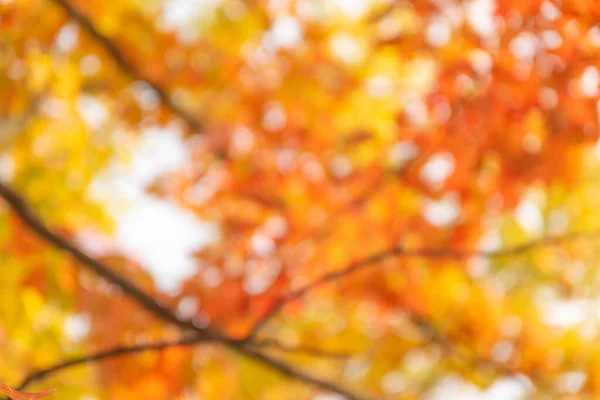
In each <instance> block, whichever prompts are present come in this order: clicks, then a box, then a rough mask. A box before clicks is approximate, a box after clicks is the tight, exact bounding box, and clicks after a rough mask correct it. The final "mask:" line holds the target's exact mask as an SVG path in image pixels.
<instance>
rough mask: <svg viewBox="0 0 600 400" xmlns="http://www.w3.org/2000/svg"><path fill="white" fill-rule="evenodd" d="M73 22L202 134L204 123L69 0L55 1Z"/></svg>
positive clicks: (120, 65)
mask: <svg viewBox="0 0 600 400" xmlns="http://www.w3.org/2000/svg"><path fill="white" fill-rule="evenodd" d="M54 2H55V3H56V4H58V5H59V6H60V7H61V8H62V9H63V10H64V11H65V12H66V13H67V14H68V15H69V16H70V17H71V18H72V19H73V20H75V21H77V23H78V24H79V25H80V26H81V27H82V28H83V29H84V30H85V31H86V32H87V33H88V34H89V35H90V36H92V37H93V38H94V39H95V40H96V41H97V42H98V43H100V44H101V45H102V47H103V48H104V49H105V50H106V51H107V52H108V54H109V55H110V56H111V57H112V59H113V60H114V61H115V62H116V63H117V65H118V66H119V68H120V69H121V70H122V71H123V72H124V73H125V74H127V75H129V76H130V77H132V78H133V79H136V80H141V81H144V82H146V83H147V84H148V85H149V86H150V87H151V88H152V89H154V91H155V92H156V93H157V94H158V97H159V98H160V100H161V101H162V103H163V104H164V105H165V106H167V107H168V108H169V109H170V110H171V111H172V112H173V113H174V114H175V115H177V116H178V117H179V118H181V119H182V120H183V121H184V122H185V123H186V124H187V125H188V126H189V127H190V128H191V129H192V130H194V131H196V132H197V133H200V132H201V131H202V129H203V125H202V123H201V122H200V121H199V120H198V119H197V118H195V117H194V116H192V114H190V113H189V112H188V111H186V110H185V109H183V108H182V107H181V106H180V105H179V104H177V103H176V102H175V101H174V100H173V99H172V98H171V96H170V95H169V93H168V92H167V91H166V90H165V89H164V88H162V87H161V86H160V84H159V83H158V82H155V81H154V80H152V78H150V77H149V76H146V75H144V74H143V73H142V72H141V71H140V70H139V69H138V68H137V67H136V66H135V65H134V64H133V63H132V62H131V61H129V60H128V59H127V57H125V55H124V54H123V53H122V52H121V50H119V48H118V47H117V46H116V45H115V44H114V43H113V42H112V41H111V39H110V38H108V37H107V36H106V35H104V34H103V33H101V32H100V31H99V30H98V29H97V28H96V27H95V26H94V24H92V22H91V21H90V19H88V18H87V17H86V16H85V15H83V14H82V13H81V12H79V11H78V10H77V9H75V7H74V6H73V5H72V4H71V3H69V2H68V1H67V0H54Z"/></svg>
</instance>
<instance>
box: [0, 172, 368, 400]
mask: <svg viewBox="0 0 600 400" xmlns="http://www.w3.org/2000/svg"><path fill="white" fill-rule="evenodd" d="M0 197H2V198H3V199H4V200H5V201H6V203H7V204H8V205H9V206H10V207H11V208H12V210H13V211H14V212H15V213H16V214H17V216H18V217H19V218H20V219H21V221H23V223H25V224H26V225H27V226H29V228H30V229H31V230H33V231H34V232H35V233H37V234H38V235H39V236H40V237H41V238H42V239H44V240H45V241H46V242H48V243H49V244H50V245H52V246H53V247H56V248H57V249H61V250H64V251H66V252H67V253H69V254H70V255H71V256H73V257H74V258H75V259H76V260H77V261H79V262H80V263H81V265H82V266H84V267H85V268H87V269H89V270H90V271H92V272H94V273H95V274H97V275H99V276H101V277H103V278H104V279H106V280H108V281H109V282H111V283H113V284H115V285H117V286H119V287H120V288H121V289H122V290H123V292H124V293H125V294H126V295H127V296H128V297H130V298H131V299H132V300H134V301H135V302H136V303H138V304H139V305H140V306H141V307H142V308H144V309H146V310H147V311H149V312H151V313H152V314H154V315H156V316H157V317H159V318H161V319H162V320H164V321H166V322H169V323H171V324H174V325H176V326H179V327H180V328H183V329H184V330H192V331H195V332H196V333H198V334H199V335H200V336H202V338H203V339H204V340H213V341H217V342H219V343H221V344H223V345H224V346H226V347H228V348H230V349H232V350H234V351H236V352H238V353H240V354H242V355H244V356H246V357H249V358H251V359H254V360H256V361H258V362H260V363H261V364H264V365H266V366H269V367H271V368H273V369H274V370H276V371H278V372H279V373H281V374H282V375H285V376H288V377H290V378H293V379H296V380H298V381H301V382H304V383H307V384H310V385H313V386H315V387H318V388H320V389H323V390H326V391H330V392H334V393H338V394H340V395H343V396H345V397H346V398H347V399H349V400H358V399H361V398H360V397H357V396H356V395H354V394H352V393H350V392H348V391H347V390H345V389H344V388H342V387H340V386H338V385H336V384H334V383H331V382H328V381H325V380H321V379H318V378H315V377H312V376H310V375H307V374H305V373H303V372H301V371H297V370H295V369H294V368H292V367H291V366H289V365H288V364H286V363H285V362H283V361H279V360H277V359H274V358H271V357H270V356H268V355H266V354H264V353H262V352H261V351H259V350H257V349H256V341H254V339H253V338H248V339H244V340H236V339H232V338H229V337H227V336H224V335H222V334H221V333H219V332H217V331H215V330H213V329H211V328H209V327H206V328H200V327H199V326H202V325H200V324H198V323H196V321H194V320H189V321H183V320H180V319H178V318H177V316H176V315H175V314H174V313H173V312H172V311H171V310H170V309H169V308H167V307H165V306H163V305H161V304H159V303H158V302H157V301H156V300H155V299H154V298H153V297H152V296H150V295H149V294H147V293H146V292H144V291H143V290H142V289H140V288H139V287H137V286H136V285H135V284H134V283H132V282H131V281H129V280H128V279H127V278H125V277H124V276H122V275H120V274H119V273H117V272H115V271H112V269H111V268H110V267H108V266H107V265H105V264H103V263H101V262H99V261H97V260H94V259H93V258H92V257H91V256H89V255H87V254H86V253H85V252H83V251H82V250H81V249H79V248H78V247H77V246H75V245H73V244H72V243H71V242H69V241H68V240H66V239H64V238H62V237H61V236H59V235H58V234H56V233H55V232H53V231H52V230H50V228H48V227H47V226H46V225H45V224H44V222H43V221H42V220H41V219H40V218H39V217H38V216H37V215H36V214H35V213H34V211H33V210H32V208H31V207H30V206H29V204H28V203H27V202H26V201H25V199H23V198H22V197H21V196H20V195H19V194H18V193H17V192H15V191H14V190H12V189H11V188H9V187H8V186H6V185H5V184H3V183H0Z"/></svg>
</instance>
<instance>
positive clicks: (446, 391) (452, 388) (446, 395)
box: [425, 375, 531, 400]
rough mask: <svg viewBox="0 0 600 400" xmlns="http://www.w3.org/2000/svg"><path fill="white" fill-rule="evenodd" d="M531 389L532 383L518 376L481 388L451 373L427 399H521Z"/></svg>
mask: <svg viewBox="0 0 600 400" xmlns="http://www.w3.org/2000/svg"><path fill="white" fill-rule="evenodd" d="M530 390H531V385H530V384H528V383H527V382H525V381H523V380H520V379H517V378H500V379H497V380H496V381H495V382H494V383H493V384H492V385H491V386H490V387H489V388H488V389H487V390H481V389H479V388H477V386H475V385H473V384H471V383H468V382H466V381H465V380H463V379H462V378H460V377H458V376H453V375H450V376H448V377H445V378H443V379H441V380H440V382H439V383H438V384H437V385H436V386H435V387H434V389H433V390H432V391H431V392H430V393H429V395H427V396H426V397H425V399H426V400H446V399H461V400H521V399H525V398H526V396H527V394H528V393H529V392H530Z"/></svg>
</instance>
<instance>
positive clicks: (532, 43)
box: [508, 32, 539, 62]
mask: <svg viewBox="0 0 600 400" xmlns="http://www.w3.org/2000/svg"><path fill="white" fill-rule="evenodd" d="M538 43H539V41H538V38H537V37H535V35H533V34H531V33H528V32H523V33H521V34H519V35H518V36H517V37H515V38H514V39H513V40H511V41H510V43H509V45H508V48H509V49H510V52H511V53H512V54H513V56H515V57H516V58H518V59H520V60H525V61H528V62H532V61H533V57H534V56H535V54H536V52H537V50H538Z"/></svg>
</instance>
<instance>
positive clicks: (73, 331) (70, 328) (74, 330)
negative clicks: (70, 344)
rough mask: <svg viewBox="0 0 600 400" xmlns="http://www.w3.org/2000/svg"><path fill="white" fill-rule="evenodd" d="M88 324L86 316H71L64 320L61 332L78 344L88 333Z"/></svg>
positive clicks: (88, 318)
mask: <svg viewBox="0 0 600 400" xmlns="http://www.w3.org/2000/svg"><path fill="white" fill-rule="evenodd" d="M90 322H91V321H90V316H89V315H87V314H76V315H71V316H69V317H67V319H66V320H65V324H64V326H63V330H64V332H65V334H66V335H67V337H68V338H69V339H71V340H73V341H74V342H79V341H81V340H83V339H84V338H85V337H86V336H87V335H88V333H89V332H90Z"/></svg>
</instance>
